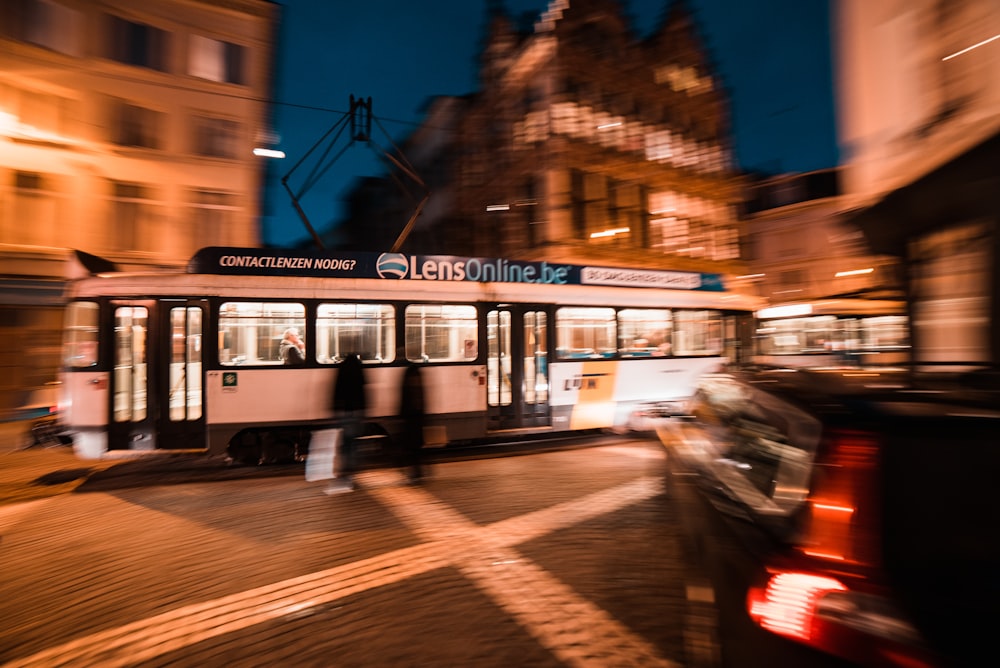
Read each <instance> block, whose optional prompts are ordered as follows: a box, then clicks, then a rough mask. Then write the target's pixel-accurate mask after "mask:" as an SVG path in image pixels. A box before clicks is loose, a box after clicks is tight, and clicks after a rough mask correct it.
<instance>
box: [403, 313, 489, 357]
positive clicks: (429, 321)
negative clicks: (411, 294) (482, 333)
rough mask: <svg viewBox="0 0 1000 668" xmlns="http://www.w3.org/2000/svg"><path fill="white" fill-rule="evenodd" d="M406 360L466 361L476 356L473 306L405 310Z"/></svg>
mask: <svg viewBox="0 0 1000 668" xmlns="http://www.w3.org/2000/svg"><path fill="white" fill-rule="evenodd" d="M405 327H406V330H405V335H406V358H407V359H408V360H410V361H412V362H467V361H472V360H475V359H476V357H477V356H478V355H479V321H478V318H477V315H476V307H475V306H471V305H467V304H413V305H410V306H407V307H406V324H405Z"/></svg>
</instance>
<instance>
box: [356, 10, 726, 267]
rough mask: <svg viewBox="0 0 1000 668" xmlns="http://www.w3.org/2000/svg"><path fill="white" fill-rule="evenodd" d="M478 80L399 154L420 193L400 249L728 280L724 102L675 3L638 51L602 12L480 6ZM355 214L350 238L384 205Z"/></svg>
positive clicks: (435, 112)
mask: <svg viewBox="0 0 1000 668" xmlns="http://www.w3.org/2000/svg"><path fill="white" fill-rule="evenodd" d="M479 71H480V77H479V90H478V91H476V92H475V93H474V94H472V95H469V96H468V97H463V98H450V99H449V100H447V101H445V100H439V101H437V102H436V103H435V104H433V105H432V107H431V112H432V113H431V114H429V115H428V119H427V120H425V123H424V127H423V128H421V129H420V130H418V131H417V132H415V133H413V135H412V136H411V137H409V138H408V140H407V141H406V142H405V143H403V144H402V147H403V151H404V152H405V153H406V155H407V156H408V157H410V158H411V159H412V161H413V164H414V166H415V168H416V171H417V172H418V173H421V175H425V174H426V178H425V180H426V182H427V188H428V190H429V192H430V198H429V199H428V202H427V206H426V208H425V209H424V210H423V212H422V213H421V215H420V217H419V218H418V220H417V222H416V224H415V225H414V228H413V230H412V231H411V234H410V235H409V236H408V237H407V240H406V245H404V246H403V248H404V249H405V250H408V251H410V252H421V253H451V254H462V255H474V256H489V257H497V256H499V257H510V258H516V259H525V260H541V259H546V260H557V261H565V262H592V263H593V262H605V263H613V264H623V263H624V264H628V265H632V266H639V267H656V268H672V269H691V270H701V271H719V272H723V273H740V272H741V271H742V265H741V261H740V238H741V234H740V228H739V220H738V215H737V214H738V206H737V205H738V202H739V199H740V196H741V192H740V187H741V178H740V176H739V174H738V173H737V171H736V168H735V166H734V164H733V160H732V146H731V144H732V142H731V138H730V127H729V111H728V95H727V93H726V91H725V89H724V87H723V85H722V83H721V82H720V80H719V78H718V76H717V75H716V73H715V71H714V68H713V66H712V63H711V59H710V57H709V55H708V52H707V49H706V47H705V45H704V44H703V42H702V40H701V39H700V37H699V33H698V29H697V25H696V21H695V17H694V15H693V13H692V12H691V10H690V8H689V7H688V5H687V4H686V3H685V2H683V0H674V1H673V2H670V1H669V0H665V1H664V14H663V19H662V21H661V22H660V24H659V27H658V28H657V29H655V30H654V32H653V33H652V35H650V36H649V37H647V38H644V39H639V38H638V37H637V36H636V35H635V33H634V32H633V29H632V27H631V26H630V25H629V24H628V22H627V21H626V20H625V18H624V16H623V8H622V6H621V3H619V2H616V1H615V0H553V1H552V2H550V3H549V4H548V7H547V9H546V11H545V12H543V13H542V14H541V15H540V16H539V17H537V19H535V20H534V21H533V23H530V24H528V25H519V24H518V23H516V22H515V21H514V20H513V19H512V18H510V16H508V14H507V12H506V11H505V10H504V8H503V6H502V3H501V2H490V3H488V17H487V25H486V30H485V38H484V41H483V44H482V49H481V55H480V70H479ZM365 187H366V188H368V189H370V190H371V191H372V192H375V191H378V189H376V188H374V187H373V186H372V184H370V183H368V184H366V185H365ZM379 192H380V195H383V196H384V195H385V194H386V193H385V191H384V190H383V191H379ZM364 201H366V202H368V206H365V205H363V204H362V203H361V202H360V201H355V204H356V207H354V208H353V213H352V219H353V220H354V221H356V222H355V224H353V227H354V228H355V229H357V230H360V229H363V228H365V227H366V226H367V225H369V224H370V221H371V220H372V219H379V220H382V217H380V216H379V215H377V214H376V213H375V212H374V211H373V208H377V209H381V210H383V211H386V210H389V209H392V208H393V207H394V206H395V205H386V204H378V205H377V206H375V207H372V206H371V202H372V198H370V197H369V198H365V200H364ZM397 208H398V207H397ZM408 210H410V211H412V207H410V208H409V209H408ZM361 211H365V212H367V215H366V216H362V215H358V214H359V212H361ZM392 215H393V216H398V218H396V221H397V222H396V223H395V224H393V223H391V222H389V221H386V222H385V223H384V225H383V227H384V228H385V229H395V230H400V229H402V227H403V224H404V223H405V221H406V214H405V213H401V212H400V211H393V212H392ZM369 229H370V228H369ZM394 239H395V235H391V234H390V235H387V236H386V239H385V245H388V244H389V243H391V242H392V240H394ZM376 242H377V239H374V240H369V243H376Z"/></svg>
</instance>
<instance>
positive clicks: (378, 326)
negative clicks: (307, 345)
mask: <svg viewBox="0 0 1000 668" xmlns="http://www.w3.org/2000/svg"><path fill="white" fill-rule="evenodd" d="M348 353H357V354H358V355H359V356H360V357H361V360H362V361H363V362H366V363H372V362H375V363H378V362H383V363H388V362H391V361H393V360H394V359H395V357H396V310H395V309H394V308H393V307H392V306H391V305H390V304H320V305H319V307H318V308H317V310H316V359H317V361H319V363H320V364H334V363H337V362H341V361H343V359H344V357H346V356H347V354H348Z"/></svg>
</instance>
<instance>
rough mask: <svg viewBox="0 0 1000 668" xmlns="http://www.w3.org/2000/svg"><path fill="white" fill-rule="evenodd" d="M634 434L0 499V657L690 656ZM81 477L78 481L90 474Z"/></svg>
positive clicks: (278, 660) (86, 660) (683, 602)
mask: <svg viewBox="0 0 1000 668" xmlns="http://www.w3.org/2000/svg"><path fill="white" fill-rule="evenodd" d="M664 463H665V462H664V458H663V455H662V451H661V448H660V446H659V445H658V444H657V443H656V442H653V441H645V440H624V439H623V440H622V441H620V443H618V444H615V445H605V446H601V447H592V448H584V449H575V450H567V451H557V452H548V453H543V454H533V455H522V456H516V457H504V458H498V459H482V460H475V461H464V462H452V463H441V464H436V465H434V468H433V474H432V476H431V478H430V479H429V480H428V481H427V482H426V483H425V484H424V485H422V486H409V485H406V484H404V479H403V477H402V476H401V475H400V474H399V472H397V471H395V470H391V469H389V470H373V471H366V472H364V473H362V474H360V475H359V476H358V481H359V483H360V485H359V486H360V488H359V489H358V490H357V491H355V492H353V493H349V494H340V495H334V496H328V495H326V494H325V493H324V488H325V483H323V482H306V481H305V480H304V478H302V477H300V476H292V475H287V474H285V475H276V476H274V477H252V478H249V479H235V480H217V481H211V482H190V483H182V484H171V485H151V484H147V485H142V486H129V485H124V484H123V485H121V486H119V487H117V488H116V487H115V485H109V484H106V483H105V484H104V485H99V484H95V483H98V482H100V476H96V477H95V478H94V482H93V483H92V482H91V480H88V481H86V482H83V483H82V484H80V485H79V486H78V487H77V488H76V489H75V491H72V492H69V493H63V494H59V495H56V496H52V497H50V498H42V499H37V500H32V501H28V502H23V503H13V504H8V505H6V506H4V507H2V508H0V533H2V542H0V558H2V559H3V564H4V569H5V571H6V572H7V573H10V574H13V577H8V578H5V579H4V582H3V584H2V587H0V593H2V595H0V615H2V617H3V618H4V619H5V620H8V623H7V624H6V625H5V626H4V629H3V632H2V635H0V661H3V662H4V665H9V666H58V665H65V666H96V665H100V666H116V665H117V666H130V665H142V666H156V665H164V666H166V665H173V666H176V665H192V666H193V665H198V666H213V665H218V666H223V665H226V666H263V665H268V666H276V665H296V666H326V665H337V666H376V665H395V666H400V665H404V666H417V665H420V666H457V665H463V666H510V665H521V666H559V665H569V666H635V665H643V666H679V665H688V666H708V665H714V663H715V649H714V639H713V633H714V631H713V626H712V623H711V622H712V606H711V593H710V592H711V590H710V589H708V588H706V587H705V586H704V584H703V581H702V580H701V578H700V575H699V574H698V572H697V570H696V569H695V568H694V567H693V565H692V564H691V563H690V562H689V561H688V560H687V559H686V557H685V553H684V550H683V540H682V539H681V534H680V529H679V527H678V526H677V521H676V517H675V516H674V510H673V509H672V506H671V503H670V499H669V498H667V496H666V495H665V494H664V491H663V475H664ZM97 489H100V491H91V490H97Z"/></svg>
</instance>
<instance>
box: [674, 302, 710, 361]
mask: <svg viewBox="0 0 1000 668" xmlns="http://www.w3.org/2000/svg"><path fill="white" fill-rule="evenodd" d="M673 345H674V354H675V355H719V354H721V353H722V314H721V313H719V312H718V311H696V310H689V311H675V312H674V340H673Z"/></svg>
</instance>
